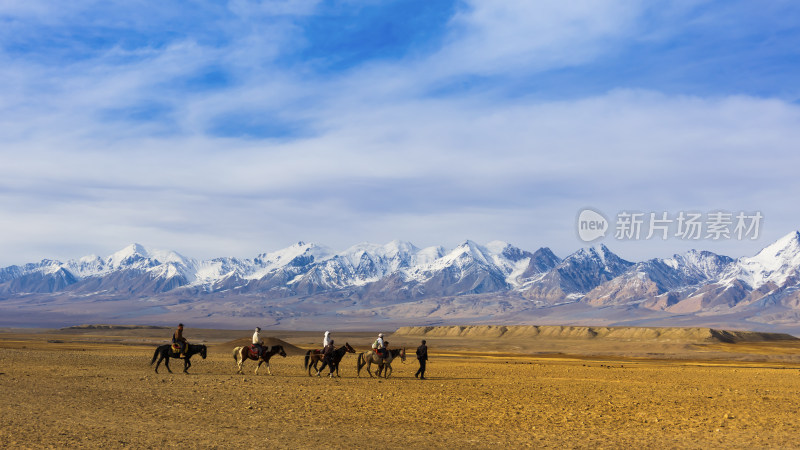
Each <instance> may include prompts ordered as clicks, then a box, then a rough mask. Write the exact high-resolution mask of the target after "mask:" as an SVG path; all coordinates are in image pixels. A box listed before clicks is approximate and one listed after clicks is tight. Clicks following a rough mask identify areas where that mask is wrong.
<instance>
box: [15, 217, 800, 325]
mask: <svg viewBox="0 0 800 450" xmlns="http://www.w3.org/2000/svg"><path fill="white" fill-rule="evenodd" d="M798 287H800V232H796V231H795V232H792V233H789V234H788V235H786V236H784V237H782V238H781V239H779V240H777V241H776V242H774V243H773V244H771V245H769V246H767V247H766V248H764V249H763V250H762V251H761V252H759V253H758V254H757V255H755V256H753V257H744V258H739V259H733V258H729V257H727V256H722V255H717V254H714V253H711V252H707V251H695V250H692V251H689V252H687V253H684V254H680V255H674V256H673V257H671V258H666V259H651V260H648V261H642V262H637V263H634V262H630V261H626V260H624V259H622V258H620V257H619V256H618V255H616V254H614V253H613V252H612V251H611V250H609V249H608V248H607V247H606V246H603V245H601V246H599V247H590V248H583V249H580V250H578V251H576V252H575V253H573V254H571V255H568V256H567V257H565V258H564V259H560V258H559V257H557V256H556V255H555V254H553V252H552V251H550V249H548V248H540V249H538V250H536V251H534V252H530V251H526V250H522V249H520V248H517V247H514V246H512V245H510V244H508V243H505V242H500V241H495V242H490V243H488V244H485V245H480V244H477V243H475V242H473V241H465V242H464V243H462V244H461V245H459V246H457V247H455V248H453V249H449V250H448V249H445V248H444V247H428V248H418V247H416V246H414V245H413V244H411V243H409V242H403V241H392V242H390V243H388V244H385V245H376V244H368V243H363V244H358V245H355V246H353V247H351V248H349V249H347V250H345V251H342V252H333V251H331V250H329V249H328V248H326V247H324V246H320V245H317V244H313V243H304V242H298V243H296V244H294V245H292V246H290V247H287V248H285V249H282V250H278V251H273V252H268V253H262V254H259V255H257V256H256V257H254V258H252V259H237V258H232V257H220V258H214V259H210V260H196V259H193V258H189V257H186V256H183V255H181V254H179V253H176V252H174V251H161V250H153V249H147V248H145V247H143V246H141V245H139V244H132V245H129V246H127V247H125V248H123V249H122V250H120V251H118V252H116V253H114V254H112V255H109V256H107V257H104V258H103V257H99V256H95V255H92V256H85V257H82V258H79V259H74V260H69V261H66V262H61V261H55V260H49V259H48V260H43V261H41V262H38V263H29V264H25V265H22V266H16V265H15V266H10V267H5V268H2V269H0V312H4V313H5V314H6V315H8V314H11V315H12V316H13V315H15V314H16V315H18V316H25V317H34V316H37V314H39V316H37V317H47V316H48V314H56V313H58V314H62V315H64V314H66V315H70V314H73V315H74V314H75V310H76V308H77V310H79V311H81V314H83V315H81V317H83V316H87V317H88V316H91V315H92V314H94V315H99V316H101V317H104V318H106V319H109V321H113V320H117V319H119V320H122V319H129V318H134V317H136V318H140V317H147V318H149V319H150V320H153V319H154V318H158V317H162V316H163V317H164V318H165V320H166V318H167V317H172V315H175V316H176V317H183V316H181V315H180V314H182V313H183V314H189V315H190V316H192V317H196V318H198V320H202V321H205V322H208V323H214V321H215V320H216V321H222V322H226V323H228V322H229V319H230V320H233V319H234V318H236V317H255V318H259V320H265V321H274V322H275V323H276V324H278V325H280V324H289V323H305V322H304V320H306V319H307V320H308V321H311V320H312V319H313V318H317V319H319V318H323V319H319V320H328V319H331V318H338V319H342V320H351V319H352V318H354V317H355V318H358V320H359V321H363V322H368V321H369V320H383V321H386V320H389V321H395V322H398V323H404V324H412V322H413V323H448V322H454V321H461V322H464V321H471V322H476V321H506V322H510V321H512V320H513V319H517V320H528V319H525V318H526V317H528V318H535V317H545V316H547V315H552V314H554V311H555V312H557V314H555V315H556V316H557V317H562V316H561V315H560V314H561V312H565V313H566V311H568V310H569V311H579V315H583V316H585V317H590V318H593V319H595V320H600V319H602V320H604V321H606V322H608V321H613V320H617V322H615V323H618V322H619V320H622V319H624V317H623V318H622V319H621V318H620V314H622V312H626V314H628V315H630V318H631V320H634V319H635V320H639V321H641V320H645V321H647V320H657V321H659V320H660V321H662V322H663V321H664V320H668V319H670V318H673V319H679V320H681V321H686V320H689V319H691V320H693V321H694V322H696V321H697V319H698V318H700V317H705V318H709V317H714V318H715V319H714V320H717V319H720V318H726V319H725V320H734V321H738V322H737V323H739V322H742V321H747V323H752V324H758V325H759V326H761V327H762V328H763V326H766V325H770V324H772V325H775V324H778V325H781V326H794V324H795V323H796V322H798V318H800V290H798ZM114 305H116V306H117V307H115V306H114ZM459 305H460V306H459ZM9 308H12V309H13V308H16V310H13V311H10V310H9ZM86 308H88V309H86ZM92 308H94V309H98V308H99V310H98V311H101V312H97V313H93V312H92V311H93V309H92ZM190 311H191V312H190ZM608 311H611V312H613V316H614V319H613V320H612V319H610V318H609V317H606V316H608V315H609V314H607V312H608ZM26 314H28V316H26ZM563 317H566V318H569V316H568V315H565V316H563ZM324 318H327V319H324ZM606 319H608V320H606ZM24 320H29V319H24ZM24 320H23V319H20V320H19V321H12V322H15V323H16V322H20V321H23V322H24ZM531 320H532V319H531ZM709 320H710V319H709ZM351 321H352V320H351ZM359 323H361V322H359ZM637 323H638V322H637ZM798 326H799V327H800V325H798Z"/></svg>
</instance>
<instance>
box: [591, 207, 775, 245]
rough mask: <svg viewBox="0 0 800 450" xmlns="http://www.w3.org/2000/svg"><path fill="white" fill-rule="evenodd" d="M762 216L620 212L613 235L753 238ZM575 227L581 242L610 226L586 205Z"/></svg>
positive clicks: (602, 234)
mask: <svg viewBox="0 0 800 450" xmlns="http://www.w3.org/2000/svg"><path fill="white" fill-rule="evenodd" d="M763 218H764V216H763V215H762V214H761V212H759V211H755V212H745V211H740V212H736V213H734V212H728V211H712V212H708V213H701V212H694V211H693V212H687V211H678V212H677V213H670V212H668V211H659V212H648V213H644V212H639V211H620V212H619V213H617V215H616V218H615V219H616V220H615V222H614V227H613V230H614V235H613V236H614V239H617V240H648V239H662V240H666V239H670V238H675V239H682V240H699V239H710V240H715V241H716V240H721V239H737V240H743V239H753V240H754V239H758V234H759V232H760V230H761V220H762V219H763ZM577 226H578V237H579V238H580V239H581V240H582V241H584V242H591V241H594V240H597V239H600V238H602V237H605V236H606V234H607V232H608V231H609V230H610V229H611V228H612V227H611V224H610V223H609V221H608V220H607V219H606V218H605V216H604V215H603V214H602V213H600V212H599V211H596V210H594V209H590V208H585V209H583V210H581V211H580V212H579V214H578V223H577Z"/></svg>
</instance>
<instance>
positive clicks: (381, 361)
mask: <svg viewBox="0 0 800 450" xmlns="http://www.w3.org/2000/svg"><path fill="white" fill-rule="evenodd" d="M398 356H399V357H400V360H401V361H403V362H406V348H405V347H403V348H402V349H399V348H394V349H391V350H389V356H387V357H386V358H381V357H380V356H378V354H377V353H375V351H373V350H367V351H366V352H364V353H359V355H358V367H357V369H358V371H357V374H356V376H357V377H360V376H361V368H362V367H364V366H367V367H366V369H367V373H368V374H369V376H370V378H372V376H373V375H372V372H370V371H369V369H370V367H371V366H372V364H377V365H378V371H377V372H376V373H375V374H376V375H377V376H378V377H379V378H380V376H381V372H382V371H383V370H384V369H386V371H385V372H384V374H383V376H384V378H389V376H390V375H391V374H392V360H393V359H395V358H397V357H398Z"/></svg>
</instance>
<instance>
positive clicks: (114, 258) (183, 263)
mask: <svg viewBox="0 0 800 450" xmlns="http://www.w3.org/2000/svg"><path fill="white" fill-rule="evenodd" d="M162 264H172V265H176V266H180V267H184V268H188V267H190V266H192V265H193V264H192V262H191V261H190V260H189V259H187V258H184V257H183V256H181V255H180V254H178V253H177V252H174V251H165V250H148V249H146V248H145V247H143V246H142V245H141V244H131V245H129V246H127V247H125V248H123V249H122V250H119V251H118V252H115V253H113V254H112V255H111V256H109V257H108V258H106V265H107V266H108V268H110V269H121V268H132V269H148V268H152V267H155V266H158V265H162Z"/></svg>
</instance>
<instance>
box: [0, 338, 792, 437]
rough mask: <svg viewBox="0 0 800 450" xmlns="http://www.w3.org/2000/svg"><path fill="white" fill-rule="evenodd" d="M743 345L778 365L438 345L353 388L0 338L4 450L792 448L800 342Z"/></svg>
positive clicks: (84, 342) (134, 351) (348, 378)
mask: <svg viewBox="0 0 800 450" xmlns="http://www.w3.org/2000/svg"><path fill="white" fill-rule="evenodd" d="M47 340H49V341H51V342H50V343H47V342H46V341H47ZM300 340H301V339H298V342H297V343H300V342H299V341H300ZM52 341H57V342H52ZM337 342H338V340H337ZM351 343H352V342H351ZM357 345H359V346H360V347H361V349H363V348H365V345H366V342H358V343H357ZM748 345H749V347H748V348H747V349H744V350H743V349H742V348H734V346H727V347H726V345H724V344H718V345H716V348H714V349H713V350H714V354H724V353H726V352H728V353H730V354H736V355H739V354H741V352H743V351H745V350H746V351H749V352H751V353H752V352H757V353H758V355H761V356H763V357H767V358H766V359H770V358H768V356H770V355H773V354H774V355H776V357H777V358H778V360H768V361H761V362H759V361H730V360H725V359H716V360H714V361H704V360H701V359H697V358H695V359H687V358H683V359H680V360H654V359H646V358H632V357H608V358H602V357H596V356H583V357H577V356H576V357H569V356H564V355H552V356H542V355H539V356H533V357H532V356H525V355H519V354H513V353H489V352H485V351H480V350H474V351H473V352H471V353H462V352H461V351H460V350H452V351H442V352H437V351H436V349H435V347H432V348H431V361H430V363H429V377H430V379H429V380H427V381H419V380H416V379H414V377H413V374H414V371H415V370H416V367H417V366H416V361H414V360H413V359H411V358H409V360H408V361H407V363H406V364H400V363H399V362H398V363H395V370H394V376H393V377H391V378H389V379H388V380H378V379H369V378H368V377H367V378H363V375H365V374H363V373H362V378H360V379H358V378H355V364H356V358H355V355H352V354H350V355H347V356H346V357H345V359H344V361H343V364H342V375H343V377H342V378H340V379H334V380H331V379H327V378H316V377H314V378H309V377H308V376H306V374H305V373H304V371H303V367H302V365H303V364H302V357H301V356H297V355H292V356H289V357H287V358H280V357H275V358H274V359H273V363H272V372H273V374H274V375H273V376H268V375H265V374H260V375H258V376H254V375H252V370H253V369H254V368H255V365H254V363H253V362H252V361H248V362H247V363H245V370H246V373H247V374H246V375H245V376H242V375H236V374H235V371H236V367H235V363H234V361H233V358H232V357H231V355H230V351H229V349H227V346H226V345H223V344H214V345H212V346H211V347H210V351H209V357H208V359H206V360H203V359H201V358H199V357H195V358H193V360H192V361H193V364H194V365H193V367H192V369H191V370H190V372H191V374H190V375H184V374H181V373H180V370H179V369H180V367H181V364H180V361H178V360H172V368H173V371H175V373H174V374H169V373H167V372H166V371H165V370H161V372H162V373H159V374H155V373H153V369H152V367H151V366H149V362H150V359H151V357H152V354H153V350H154V346H153V345H149V344H143V343H131V342H121V343H106V342H100V341H98V340H97V339H91V338H79V337H73V338H70V339H66V338H64V336H63V335H62V336H60V338H58V339H55V338H54V337H53V336H44V335H15V334H11V333H0V391H1V392H2V396H0V423H2V427H0V447H3V448H47V447H53V448H76V447H107V448H119V447H135V448H147V447H153V448H155V447H171V446H176V447H177V446H181V447H189V448H255V447H263V446H265V445H266V446H270V447H277V448H298V447H300V448H308V447H323V448H345V447H348V448H350V447H354V446H363V447H367V448H399V447H406V448H428V447H451V448H461V447H475V448H483V447H496V446H498V445H502V446H514V447H519V446H533V447H565V446H566V447H601V448H619V447H627V446H637V447H638V446H646V447H689V448H706V447H709V446H713V447H728V448H730V447H772V448H785V447H797V446H798V444H797V442H798V438H800V421H799V420H798V413H799V412H800V405H798V398H800V364H797V363H795V362H786V361H782V360H780V358H785V357H787V355H789V354H790V353H791V352H796V353H794V354H800V348H797V347H796V344H795V345H794V346H787V345H786V344H783V345H779V344H774V345H773V344H769V343H754V344H748ZM484 349H485V348H484ZM792 357H793V355H792ZM755 359H758V358H755Z"/></svg>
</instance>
